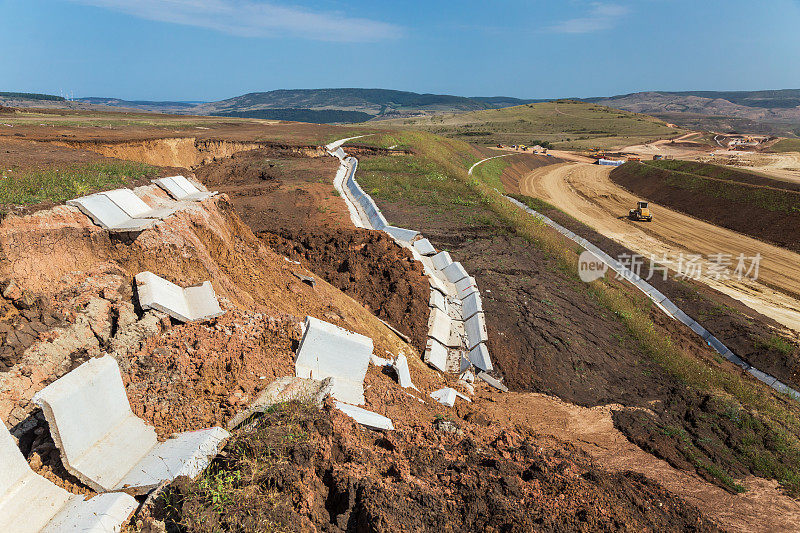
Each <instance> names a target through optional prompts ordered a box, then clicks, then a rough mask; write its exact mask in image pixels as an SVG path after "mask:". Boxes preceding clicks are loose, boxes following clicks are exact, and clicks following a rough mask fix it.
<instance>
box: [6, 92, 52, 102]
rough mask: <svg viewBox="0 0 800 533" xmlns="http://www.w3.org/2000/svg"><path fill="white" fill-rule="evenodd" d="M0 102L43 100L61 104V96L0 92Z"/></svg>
mask: <svg viewBox="0 0 800 533" xmlns="http://www.w3.org/2000/svg"><path fill="white" fill-rule="evenodd" d="M0 100H44V101H51V102H63V101H64V97H63V96H55V95H52V94H40V93H9V92H0Z"/></svg>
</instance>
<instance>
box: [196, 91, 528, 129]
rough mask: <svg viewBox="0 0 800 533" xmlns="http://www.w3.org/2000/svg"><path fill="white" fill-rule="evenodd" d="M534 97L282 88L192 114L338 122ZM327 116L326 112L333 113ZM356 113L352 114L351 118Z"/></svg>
mask: <svg viewBox="0 0 800 533" xmlns="http://www.w3.org/2000/svg"><path fill="white" fill-rule="evenodd" d="M533 101H534V100H522V99H519V98H511V97H505V96H494V97H473V98H470V97H465V96H453V95H449V94H420V93H414V92H408V91H394V90H389V89H284V90H278V91H269V92H262V93H249V94H245V95H242V96H237V97H235V98H229V99H227V100H222V101H219V102H210V103H207V104H201V105H199V106H197V107H196V108H194V110H193V111H192V112H193V113H197V114H207V115H230V114H231V113H236V115H235V116H244V117H258V118H263V117H264V113H263V112H264V111H265V110H270V109H271V110H288V109H294V110H298V112H299V111H300V110H305V111H314V112H315V113H313V116H315V117H317V118H318V119H319V120H320V121H322V122H338V121H339V118H340V117H342V116H343V115H341V114H340V113H338V112H342V111H346V112H351V113H359V114H360V115H358V117H360V119H359V120H358V121H359V122H363V121H365V120H369V119H371V118H375V117H380V118H387V117H405V116H419V115H426V114H431V113H442V112H463V111H476V110H481V109H496V108H500V107H507V106H512V105H520V104H524V103H528V102H533ZM333 111H336V112H337V113H331V114H330V115H327V114H326V112H333ZM355 117H356V115H352V118H355Z"/></svg>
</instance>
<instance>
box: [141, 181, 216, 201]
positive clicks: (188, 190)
mask: <svg viewBox="0 0 800 533" xmlns="http://www.w3.org/2000/svg"><path fill="white" fill-rule="evenodd" d="M153 183H155V184H156V185H158V186H159V187H161V188H162V189H164V190H165V191H166V192H167V193H169V195H170V196H172V197H173V198H175V199H176V200H195V201H199V200H205V199H206V198H210V197H211V196H214V194H216V193H212V192H208V191H202V190H200V188H198V187H197V186H196V185H195V184H193V183H192V182H190V181H189V180H187V179H186V178H185V177H183V176H170V177H167V178H159V179H155V180H153Z"/></svg>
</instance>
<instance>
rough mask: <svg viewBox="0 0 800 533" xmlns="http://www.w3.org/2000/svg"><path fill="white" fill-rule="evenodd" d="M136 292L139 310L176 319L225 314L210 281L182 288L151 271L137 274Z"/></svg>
mask: <svg viewBox="0 0 800 533" xmlns="http://www.w3.org/2000/svg"><path fill="white" fill-rule="evenodd" d="M135 279H136V293H137V296H138V297H139V305H141V307H142V309H156V310H158V311H162V312H164V313H167V314H168V315H170V316H171V317H173V318H175V319H176V320H180V321H182V322H191V321H193V320H208V319H211V318H215V317H218V316H221V315H223V314H224V311H223V310H222V308H221V307H220V305H219V301H218V300H217V295H216V293H215V292H214V287H213V286H212V285H211V282H210V281H206V282H204V283H203V284H202V285H200V286H197V287H188V288H186V289H183V288H181V287H179V286H178V285H175V284H174V283H172V282H170V281H167V280H165V279H164V278H162V277H159V276H156V275H155V274H153V273H152V272H148V271H145V272H140V273H139V274H136V278H135Z"/></svg>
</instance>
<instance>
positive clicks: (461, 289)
mask: <svg viewBox="0 0 800 533" xmlns="http://www.w3.org/2000/svg"><path fill="white" fill-rule="evenodd" d="M455 285H456V291H458V297H459V298H461V299H462V300H463V299H464V298H466V297H467V296H469V295H470V294H472V293H473V292H477V290H478V284H477V283H475V278H473V277H466V278H464V279H462V280H459V281H457V282H456V284H455Z"/></svg>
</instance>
